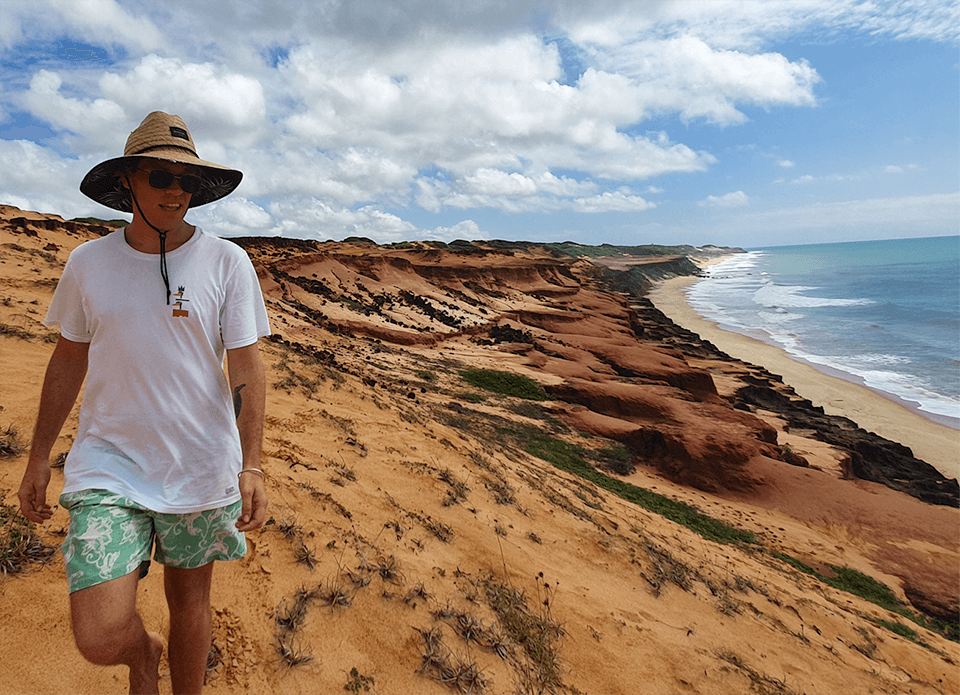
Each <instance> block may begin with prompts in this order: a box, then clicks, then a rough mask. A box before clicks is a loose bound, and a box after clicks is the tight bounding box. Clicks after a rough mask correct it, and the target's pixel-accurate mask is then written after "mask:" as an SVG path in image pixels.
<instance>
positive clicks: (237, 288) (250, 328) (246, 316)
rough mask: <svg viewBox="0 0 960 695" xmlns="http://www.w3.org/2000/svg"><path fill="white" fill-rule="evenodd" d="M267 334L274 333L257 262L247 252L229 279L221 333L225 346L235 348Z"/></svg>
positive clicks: (221, 317) (221, 314)
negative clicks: (271, 331)
mask: <svg viewBox="0 0 960 695" xmlns="http://www.w3.org/2000/svg"><path fill="white" fill-rule="evenodd" d="M265 335H270V321H269V319H268V318H267V309H266V307H265V306H264V304H263V295H262V294H261V292H260V282H259V281H258V280H257V271H256V270H254V268H253V263H251V262H250V259H249V258H248V257H247V255H246V254H243V257H242V258H241V259H240V261H239V262H238V263H237V266H236V267H235V268H234V270H233V273H231V275H230V279H229V280H228V281H227V287H226V295H225V298H224V304H223V310H222V311H221V313H220V336H221V338H222V339H223V346H224V347H225V348H227V349H228V350H232V349H234V348H240V347H246V346H247V345H252V344H253V343H255V342H257V339H258V338H261V337H263V336H265Z"/></svg>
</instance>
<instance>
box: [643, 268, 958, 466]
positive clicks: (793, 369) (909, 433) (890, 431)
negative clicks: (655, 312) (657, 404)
mask: <svg viewBox="0 0 960 695" xmlns="http://www.w3.org/2000/svg"><path fill="white" fill-rule="evenodd" d="M694 282H696V278H689V277H681V278H672V279H670V280H665V281H663V282H661V283H660V284H659V285H657V287H656V288H655V289H654V290H653V291H652V292H651V293H650V299H651V301H653V303H654V304H655V305H656V307H657V308H658V309H660V310H661V311H662V312H663V313H664V314H666V315H667V316H668V317H669V318H670V319H672V320H673V321H674V322H675V323H677V324H678V325H680V326H683V327H684V328H686V329H688V330H690V331H693V332H694V333H696V334H698V335H699V336H700V337H701V338H703V339H705V340H709V341H710V342H711V343H713V344H714V345H716V346H717V347H718V348H720V350H722V351H723V352H726V353H727V354H728V355H730V356H731V357H736V358H738V359H741V360H744V361H746V362H750V363H752V364H756V365H760V366H763V367H764V368H766V369H767V370H769V371H770V372H772V373H774V374H779V375H780V376H782V377H783V379H784V381H785V382H786V383H788V384H790V385H791V386H792V387H793V388H794V389H795V390H796V392H797V393H798V394H799V395H801V396H803V397H804V398H807V399H809V400H811V401H812V402H813V403H814V404H815V405H821V406H823V409H824V411H826V412H827V413H828V414H831V415H843V416H846V417H848V418H850V419H851V420H853V421H854V422H856V423H857V424H858V425H860V426H861V427H863V428H864V429H867V430H871V431H873V432H876V433H877V434H879V435H881V436H883V437H886V438H887V439H892V440H893V441H896V442H900V443H901V444H904V445H905V446H908V447H910V448H911V449H912V450H913V453H914V455H915V456H917V457H918V458H920V459H923V460H924V461H926V462H927V463H929V464H931V465H933V466H935V467H936V468H937V470H939V471H940V472H941V473H943V474H944V475H945V476H947V477H950V478H956V477H960V431H958V430H955V429H952V428H950V427H947V426H945V425H941V424H938V423H936V422H933V421H931V420H929V419H927V418H925V417H923V416H922V415H920V414H919V413H918V412H916V411H915V410H911V409H910V408H908V407H906V406H904V405H901V404H899V403H897V402H895V401H893V400H890V399H889V398H887V397H885V396H883V395H881V394H880V393H878V392H877V391H874V390H872V389H869V388H867V387H866V386H862V385H860V384H857V383H854V382H852V381H847V380H845V379H841V378H838V377H836V376H832V375H829V374H826V373H824V372H822V371H820V370H819V369H817V368H816V367H813V366H811V365H809V364H805V363H803V362H799V361H797V360H795V359H793V358H791V357H790V355H789V354H787V352H786V351H784V350H781V349H780V348H778V347H775V346H773V345H770V344H767V343H764V342H761V341H759V340H756V339H754V338H750V337H748V336H744V335H741V334H739V333H734V332H732V331H727V330H724V329H722V328H721V327H720V326H719V325H718V324H717V323H715V322H713V321H709V320H707V319H705V318H703V317H702V316H700V314H698V313H697V312H696V311H695V310H694V309H693V308H692V307H691V306H690V305H689V304H688V303H687V301H686V294H685V290H686V288H687V287H689V286H690V285H691V284H693V283H694Z"/></svg>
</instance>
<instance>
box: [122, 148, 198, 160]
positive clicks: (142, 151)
mask: <svg viewBox="0 0 960 695" xmlns="http://www.w3.org/2000/svg"><path fill="white" fill-rule="evenodd" d="M154 150H183V151H184V152H186V153H187V154H189V155H193V156H194V157H196V158H197V159H200V157H198V156H197V153H196V152H195V151H193V150H191V149H190V148H189V147H181V146H180V145H153V146H151V147H145V148H143V149H142V150H137V151H136V152H131V153H130V154H128V155H125V156H127V157H136V156H137V155H138V154H146V153H147V152H153V151H154Z"/></svg>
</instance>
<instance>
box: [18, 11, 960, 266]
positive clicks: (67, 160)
mask: <svg viewBox="0 0 960 695" xmlns="http://www.w3.org/2000/svg"><path fill="white" fill-rule="evenodd" d="M156 7H160V9H155V8H156ZM958 46H960V5H958V3H956V2H943V1H941V2H928V1H926V0H913V1H912V2H902V1H892V0H890V1H883V0H875V1H874V2H869V3H868V2H862V1H861V0H767V1H754V2H749V1H745V0H737V1H733V0H702V1H701V0H682V1H670V0H655V1H651V0H647V1H644V2H629V1H627V0H594V1H593V2H586V3H584V2H582V0H579V1H576V2H575V1H573V0H552V1H543V0H540V1H537V2H534V1H529V0H513V1H512V2H509V3H507V2H505V1H504V0H476V1H475V2H471V3H463V2H460V0H320V1H318V0H310V1H309V2H307V1H306V0H287V2H284V3H282V4H281V3H277V2H275V1H274V0H244V2H237V3H224V2H223V1H222V0H218V1H217V2H214V1H213V0H191V2H182V1H180V0H170V1H168V2H166V3H163V4H162V6H157V5H156V4H154V3H137V2H126V1H117V0H69V1H68V0H31V1H29V2H27V1H25V0H7V1H6V2H4V3H3V4H2V6H0V51H2V52H3V60H2V66H0V79H2V90H0V203H5V204H11V205H16V206H17V207H20V208H23V209H31V210H37V211H40V212H48V213H55V214H60V215H63V216H64V217H67V218H70V217H78V216H88V215H94V216H99V217H116V216H117V215H116V214H115V213H114V212H113V211H110V210H108V209H106V208H103V207H100V206H99V205H97V204H95V203H93V202H92V201H89V200H87V199H86V198H84V197H83V196H82V195H81V194H80V193H79V191H78V189H77V186H78V183H79V181H80V179H81V178H82V177H83V175H84V174H85V173H86V171H88V170H89V169H90V168H91V167H92V166H93V165H94V164H96V163H97V162H99V161H101V160H103V159H106V158H108V157H112V156H116V155H119V154H120V153H121V152H122V149H123V143H124V141H125V140H126V136H127V134H128V133H129V132H130V131H131V130H133V129H134V128H135V127H136V126H137V124H138V123H139V122H140V120H141V119H142V118H143V117H144V116H145V115H146V114H147V113H148V112H150V111H153V110H158V109H159V110H163V111H168V112H171V113H178V114H180V115H181V116H182V117H183V118H184V120H185V121H186V122H187V124H188V126H189V127H190V128H191V131H192V132H193V135H194V138H195V139H196V140H197V143H198V148H199V150H200V155H201V156H202V157H204V158H207V159H211V160H213V161H217V162H220V163H223V164H227V165H231V166H234V167H236V168H239V169H241V170H242V171H243V172H244V174H245V178H244V181H243V183H242V184H241V186H240V188H239V189H238V190H237V191H236V193H234V194H233V195H232V196H231V197H229V198H227V199H226V200H224V201H221V202H219V203H215V204H213V205H209V206H205V207H203V208H199V209H196V210H193V211H191V213H190V216H189V217H188V219H189V220H190V221H192V222H194V223H196V224H200V225H202V226H204V227H205V228H207V229H210V230H211V231H215V232H217V233H220V234H223V235H226V236H230V235H240V234H243V235H282V236H290V237H301V238H315V239H342V238H345V237H347V236H357V235H359V236H366V237H369V238H372V239H374V240H375V241H378V242H381V243H389V242H393V241H400V240H412V239H439V240H444V241H451V240H453V239H494V238H499V239H515V240H529V241H564V240H571V241H577V242H581V243H588V244H593V243H603V242H607V243H614V244H643V243H664V244H671V243H692V244H698V245H702V244H708V243H712V244H718V245H733V246H744V247H756V246H770V245H779V244H798V243H819V242H825V241H850V240H860V239H880V238H894V237H906V236H935V235H945V234H957V233H958V230H960V70H958V63H960V52H958Z"/></svg>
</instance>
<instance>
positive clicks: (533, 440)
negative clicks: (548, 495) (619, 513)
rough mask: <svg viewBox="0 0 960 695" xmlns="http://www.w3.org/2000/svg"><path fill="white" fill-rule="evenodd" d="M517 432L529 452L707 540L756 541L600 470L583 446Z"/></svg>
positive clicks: (751, 536)
mask: <svg viewBox="0 0 960 695" xmlns="http://www.w3.org/2000/svg"><path fill="white" fill-rule="evenodd" d="M518 434H520V435H521V437H523V438H524V439H525V440H526V444H525V446H524V450H525V451H526V452H527V453H528V454H531V455H532V456H536V457H537V458H540V459H543V460H544V461H547V462H549V463H552V464H553V465H554V466H556V467H557V468H559V469H560V470H563V471H567V472H568V473H573V474H574V475H578V476H580V477H581V478H583V479H584V480H589V481H590V482H592V483H594V484H595V485H597V486H598V487H601V488H603V489H604V490H607V491H608V492H612V493H613V494H615V495H617V496H618V497H620V498H622V499H625V500H627V501H628V502H632V503H633V504H636V505H638V506H640V507H643V508H644V509H648V510H650V511H651V512H654V513H656V514H660V515H661V516H664V517H666V518H667V519H670V520H671V521H673V522H675V523H678V524H680V525H681V526H686V527H687V528H689V529H690V530H691V531H694V532H695V533H698V534H700V535H701V536H703V537H704V538H706V539H708V540H711V541H716V542H717V543H755V542H756V537H755V536H754V534H753V533H751V532H749V531H741V530H740V529H736V528H733V527H732V526H729V525H727V524H725V523H723V522H722V521H718V520H717V519H712V518H711V517H708V516H705V515H703V514H701V513H700V512H698V511H697V510H696V509H694V508H693V507H691V506H690V505H689V504H686V503H684V502H676V501H674V500H671V499H670V498H669V497H664V496H663V495H659V494H657V493H656V492H651V491H650V490H645V489H644V488H641V487H637V486H636V485H631V484H630V483H627V482H624V481H622V480H617V479H616V478H611V477H610V476H608V475H605V474H603V473H601V472H600V471H598V470H596V469H595V468H594V467H593V466H591V465H590V464H589V463H588V462H587V460H586V458H585V453H584V451H583V449H581V448H580V447H578V446H575V445H573V444H569V443H567V442H565V441H563V440H561V439H556V438H555V437H547V436H544V435H543V434H540V433H539V432H537V431H536V430H533V429H528V430H526V431H524V432H523V433H518Z"/></svg>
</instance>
